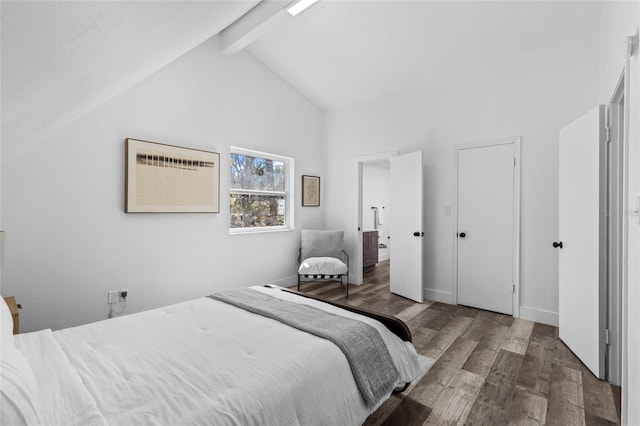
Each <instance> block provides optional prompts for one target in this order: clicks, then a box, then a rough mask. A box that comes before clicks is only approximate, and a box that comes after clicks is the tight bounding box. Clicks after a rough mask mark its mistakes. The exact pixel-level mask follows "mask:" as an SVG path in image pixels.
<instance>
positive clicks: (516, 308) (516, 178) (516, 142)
mask: <svg viewBox="0 0 640 426" xmlns="http://www.w3.org/2000/svg"><path fill="white" fill-rule="evenodd" d="M521 144H522V138H521V137H520V136H514V137H508V138H496V139H487V140H481V141H477V142H468V143H461V144H456V145H455V146H454V149H455V155H454V177H453V178H454V191H453V210H454V212H453V218H454V225H453V226H454V232H453V235H452V238H453V279H454V283H455V285H454V288H453V300H454V303H455V304H456V305H457V304H458V238H457V235H458V154H459V152H460V151H462V150H465V149H472V148H483V147H490V146H497V145H513V156H514V167H513V248H512V249H513V277H512V279H513V286H514V287H513V299H512V300H513V317H514V318H519V317H520V170H521V167H520V161H521V155H520V153H521Z"/></svg>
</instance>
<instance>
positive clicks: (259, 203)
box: [229, 147, 293, 233]
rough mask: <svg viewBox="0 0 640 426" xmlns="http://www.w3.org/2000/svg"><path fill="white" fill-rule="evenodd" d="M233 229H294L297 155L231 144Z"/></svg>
mask: <svg viewBox="0 0 640 426" xmlns="http://www.w3.org/2000/svg"><path fill="white" fill-rule="evenodd" d="M230 161H231V167H230V184H229V204H230V223H229V230H230V232H231V233H244V232H260V231H274V230H288V229H293V201H292V194H293V179H291V176H292V174H293V158H288V157H282V156H280V155H273V154H267V153H264V152H257V151H250V150H247V149H242V148H235V147H231V159H230Z"/></svg>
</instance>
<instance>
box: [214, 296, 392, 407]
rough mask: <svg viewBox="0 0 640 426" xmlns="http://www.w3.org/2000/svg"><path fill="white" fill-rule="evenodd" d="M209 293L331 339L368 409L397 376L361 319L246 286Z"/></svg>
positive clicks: (375, 332)
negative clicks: (344, 358)
mask: <svg viewBox="0 0 640 426" xmlns="http://www.w3.org/2000/svg"><path fill="white" fill-rule="evenodd" d="M209 297H210V298H212V299H215V300H219V301H222V302H225V303H228V304H230V305H233V306H236V307H239V308H242V309H245V310H247V311H249V312H253V313H256V314H259V315H262V316H265V317H268V318H272V319H275V320H277V321H280V322H281V323H283V324H286V325H289V326H291V327H294V328H297V329H299V330H302V331H306V332H307V333H311V334H313V335H315V336H318V337H322V338H324V339H327V340H329V341H330V342H332V343H334V344H335V345H336V346H338V347H339V348H340V349H341V350H342V352H343V353H344V355H345V356H346V358H347V360H348V362H349V365H350V367H351V371H352V373H353V377H354V378H355V381H356V384H357V385H358V389H359V390H360V393H361V394H362V397H363V398H364V401H365V402H366V404H367V406H368V407H369V408H370V409H371V408H373V407H374V406H375V405H376V404H377V403H378V402H379V401H380V400H381V398H382V397H384V396H386V395H388V394H389V393H390V392H391V391H392V390H393V387H394V385H395V383H396V381H397V380H398V378H399V373H398V370H396V368H395V366H394V365H393V361H392V360H391V355H390V354H389V350H388V349H387V346H386V345H385V343H384V341H383V340H382V337H380V333H378V330H376V329H375V328H374V327H372V326H370V325H369V324H366V323H364V322H362V321H358V320H354V319H351V318H346V317H343V316H340V315H334V314H331V313H328V312H325V311H323V310H321V309H317V308H314V307H312V306H308V305H303V304H299V303H294V302H289V301H286V300H282V299H278V298H276V297H272V296H269V295H267V294H264V293H261V292H259V291H255V290H251V289H249V288H243V289H236V290H227V291H223V292H220V293H216V294H212V295H211V296H209Z"/></svg>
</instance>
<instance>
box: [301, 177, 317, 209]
mask: <svg viewBox="0 0 640 426" xmlns="http://www.w3.org/2000/svg"><path fill="white" fill-rule="evenodd" d="M302 205H303V206H304V207H318V206H319V205H320V177H319V176H306V175H302Z"/></svg>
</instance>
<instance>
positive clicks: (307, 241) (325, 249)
mask: <svg viewBox="0 0 640 426" xmlns="http://www.w3.org/2000/svg"><path fill="white" fill-rule="evenodd" d="M343 238H344V231H321V230H312V229H303V230H302V231H301V239H300V250H298V290H300V282H301V279H302V278H303V277H304V278H307V279H316V280H317V279H325V278H332V279H338V278H339V279H340V285H341V286H342V289H343V290H344V292H345V294H346V295H347V297H349V255H348V254H347V252H346V251H344V250H343V248H342V242H343ZM344 277H346V283H345V282H344Z"/></svg>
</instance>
